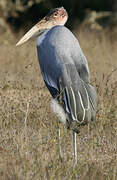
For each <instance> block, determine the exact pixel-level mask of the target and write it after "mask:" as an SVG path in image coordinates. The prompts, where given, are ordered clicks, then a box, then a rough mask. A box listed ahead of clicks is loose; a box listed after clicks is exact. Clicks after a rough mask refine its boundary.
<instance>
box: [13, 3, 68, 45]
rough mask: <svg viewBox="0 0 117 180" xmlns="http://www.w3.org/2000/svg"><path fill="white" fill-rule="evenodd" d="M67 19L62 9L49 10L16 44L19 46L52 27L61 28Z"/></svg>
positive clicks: (65, 12)
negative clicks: (59, 26) (58, 26)
mask: <svg viewBox="0 0 117 180" xmlns="http://www.w3.org/2000/svg"><path fill="white" fill-rule="evenodd" d="M67 19H68V14H67V11H66V10H65V9H64V8H63V7H60V8H55V9H53V10H51V11H50V12H49V13H48V14H47V15H46V16H45V17H44V18H43V19H42V20H41V21H39V22H38V23H37V24H36V25H35V26H33V27H32V28H31V29H30V30H29V31H28V32H27V33H26V34H25V35H24V36H23V37H22V38H21V39H20V41H19V42H18V43H17V44H16V46H19V45H21V44H23V43H25V42H27V41H28V40H30V39H33V38H34V37H37V36H39V35H40V34H42V33H43V32H44V31H45V30H47V29H51V28H52V27H54V26H57V25H61V26H63V25H64V24H65V23H66V21H67Z"/></svg>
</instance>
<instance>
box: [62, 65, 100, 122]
mask: <svg viewBox="0 0 117 180" xmlns="http://www.w3.org/2000/svg"><path fill="white" fill-rule="evenodd" d="M61 86H62V91H63V101H64V109H65V111H66V112H68V111H69V112H68V114H69V117H70V118H69V121H71V122H70V123H72V122H73V121H74V122H76V123H77V124H79V125H81V124H86V123H87V122H88V121H90V120H93V119H94V116H95V112H96V99H97V97H96V93H94V89H93V88H92V87H91V86H90V85H88V84H87V83H85V82H84V81H83V80H82V79H81V78H80V76H79V74H78V72H77V69H76V67H75V65H73V64H64V65H63V72H62V77H61Z"/></svg>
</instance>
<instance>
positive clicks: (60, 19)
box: [45, 7, 68, 25]
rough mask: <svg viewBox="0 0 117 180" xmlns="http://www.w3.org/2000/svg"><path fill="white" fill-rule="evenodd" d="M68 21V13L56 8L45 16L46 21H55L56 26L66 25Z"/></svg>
mask: <svg viewBox="0 0 117 180" xmlns="http://www.w3.org/2000/svg"><path fill="white" fill-rule="evenodd" d="M67 19H68V14H67V11H66V10H65V9H64V8H63V7H60V8H55V9H53V10H51V11H50V12H49V13H48V14H47V16H45V20H47V21H53V23H54V24H55V25H64V24H65V23H66V21H67Z"/></svg>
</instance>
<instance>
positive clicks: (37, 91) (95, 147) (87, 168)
mask: <svg viewBox="0 0 117 180" xmlns="http://www.w3.org/2000/svg"><path fill="white" fill-rule="evenodd" d="M75 32H76V36H77V37H78V39H79V41H80V44H81V47H82V49H83V51H84V53H85V55H86V57H87V59H88V63H89V68H90V71H91V81H92V84H94V85H95V87H96V89H97V92H98V97H99V104H98V112H97V118H96V121H95V122H94V123H91V124H89V125H88V126H85V127H83V128H81V132H80V134H79V135H78V137H77V145H78V165H77V166H76V167H74V166H73V148H72V132H71V131H67V130H66V129H65V128H64V127H63V126H62V125H61V126H60V128H61V136H62V137H61V144H62V153H63V159H62V161H61V160H60V159H59V157H58V149H57V147H58V146H57V144H58V140H57V130H56V126H57V124H56V120H57V119H56V117H55V116H54V114H53V113H52V112H51V109H50V107H49V102H50V98H51V97H50V95H49V93H48V91H47V89H46V87H45V85H44V83H43V80H42V77H41V73H40V69H39V65H38V61H37V56H36V47H35V43H34V42H33V43H28V44H26V45H24V46H22V47H18V48H16V47H15V43H16V41H17V40H18V39H19V38H18V37H16V38H14V37H13V36H12V35H11V34H5V33H4V34H1V35H0V42H1V44H0V179H1V180H17V179H18V180H37V179H39V180H40V179H44V180H45V179H47V180H53V179H54V180H55V179H57V180H75V179H79V180H116V179H117V71H116V68H117V53H116V52H117V51H116V47H117V39H116V40H115V39H114V40H113V41H111V40H109V38H108V37H107V36H106V35H107V34H105V33H101V34H100V33H99V34H98V33H92V32H89V31H87V30H84V31H81V30H79V31H75ZM20 37H21V36H20Z"/></svg>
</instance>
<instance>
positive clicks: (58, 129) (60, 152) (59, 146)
mask: <svg viewBox="0 0 117 180" xmlns="http://www.w3.org/2000/svg"><path fill="white" fill-rule="evenodd" d="M57 132H58V134H57V135H58V152H59V158H60V159H61V160H62V151H61V133H60V127H59V122H57Z"/></svg>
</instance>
